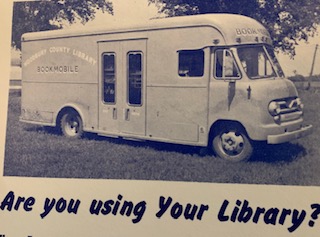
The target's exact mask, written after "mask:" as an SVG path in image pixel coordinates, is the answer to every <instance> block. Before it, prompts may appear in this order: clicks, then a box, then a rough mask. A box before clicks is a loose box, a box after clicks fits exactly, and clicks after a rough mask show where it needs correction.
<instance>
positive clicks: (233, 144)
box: [211, 124, 253, 162]
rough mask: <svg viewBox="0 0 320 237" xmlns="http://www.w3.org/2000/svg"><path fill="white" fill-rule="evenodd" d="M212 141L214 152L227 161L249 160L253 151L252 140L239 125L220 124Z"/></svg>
mask: <svg viewBox="0 0 320 237" xmlns="http://www.w3.org/2000/svg"><path fill="white" fill-rule="evenodd" d="M211 141H212V142H211V145H212V149H213V151H214V153H215V154H216V155H217V156H218V157H220V158H222V159H224V160H227V161H231V162H240V161H247V160H248V159H250V157H251V156H252V153H253V146H252V141H251V140H250V138H249V137H248V135H247V133H246V131H245V130H244V129H243V128H242V127H241V126H239V125H233V124H230V125H228V124H224V125H223V126H219V127H218V131H216V132H214V134H213V137H212V140H211Z"/></svg>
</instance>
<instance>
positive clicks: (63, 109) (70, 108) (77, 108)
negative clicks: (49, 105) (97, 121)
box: [55, 104, 86, 127]
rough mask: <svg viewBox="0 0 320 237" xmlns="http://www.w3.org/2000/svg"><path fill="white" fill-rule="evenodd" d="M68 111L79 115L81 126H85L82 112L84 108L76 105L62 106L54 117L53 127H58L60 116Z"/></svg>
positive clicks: (84, 117)
mask: <svg viewBox="0 0 320 237" xmlns="http://www.w3.org/2000/svg"><path fill="white" fill-rule="evenodd" d="M68 111H74V112H76V113H77V114H79V116H80V118H81V120H82V123H83V126H84V127H85V124H86V115H85V113H84V112H83V111H85V110H84V108H83V106H81V105H78V104H65V105H64V106H62V107H61V108H60V109H59V110H58V112H57V115H56V116H55V118H56V120H55V125H56V126H58V125H59V122H60V121H61V118H62V116H63V115H64V114H65V113H66V112H68Z"/></svg>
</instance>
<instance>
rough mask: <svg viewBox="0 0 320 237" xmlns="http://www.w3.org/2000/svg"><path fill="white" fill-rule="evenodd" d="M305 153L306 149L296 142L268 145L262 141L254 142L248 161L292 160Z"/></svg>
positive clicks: (272, 161)
mask: <svg viewBox="0 0 320 237" xmlns="http://www.w3.org/2000/svg"><path fill="white" fill-rule="evenodd" d="M304 155H306V149H305V148H304V147H303V146H302V145H300V144H296V143H283V144H278V145H268V144H266V143H264V142H260V143H257V144H255V151H254V154H253V156H252V158H251V159H250V162H266V163H276V162H293V161H294V160H296V159H298V158H299V157H301V156H304Z"/></svg>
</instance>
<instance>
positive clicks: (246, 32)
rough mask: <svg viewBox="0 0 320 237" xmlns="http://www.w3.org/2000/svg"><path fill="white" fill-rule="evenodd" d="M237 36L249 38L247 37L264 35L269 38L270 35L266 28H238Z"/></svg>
mask: <svg viewBox="0 0 320 237" xmlns="http://www.w3.org/2000/svg"><path fill="white" fill-rule="evenodd" d="M236 34H237V36H247V35H259V34H261V35H264V36H269V33H268V31H267V30H266V29H264V28H259V29H255V28H236Z"/></svg>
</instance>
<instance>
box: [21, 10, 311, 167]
mask: <svg viewBox="0 0 320 237" xmlns="http://www.w3.org/2000/svg"><path fill="white" fill-rule="evenodd" d="M22 41H23V42H22V67H23V71H22V78H23V80H22V108H21V110H22V111H21V118H20V119H21V121H23V122H28V123H35V124H41V125H45V126H57V127H59V128H60V129H61V130H62V132H63V134H64V135H66V136H68V137H80V136H81V135H82V134H83V132H84V131H86V132H93V133H97V134H99V135H103V136H112V137H123V138H129V139H141V140H154V141H162V142H169V143H179V144H187V145H195V146H200V147H206V146H209V147H210V148H213V150H214V151H215V153H216V155H218V156H219V157H221V158H224V159H227V160H231V161H240V160H246V159H248V158H249V157H250V156H251V154H252V150H253V145H252V144H253V141H267V143H269V144H278V143H283V142H287V141H291V140H293V139H296V138H300V137H302V136H305V135H308V134H309V133H310V132H311V129H312V126H311V125H307V126H303V125H302V122H303V118H302V117H303V104H302V102H301V100H300V98H299V97H298V94H297V90H296V88H295V86H294V85H293V83H292V82H290V81H289V80H287V79H285V78H284V75H283V72H282V70H281V68H280V65H279V63H278V61H277V59H276V57H275V54H274V51H273V48H272V44H271V39H270V35H269V33H268V32H267V30H266V29H265V28H264V27H263V26H262V25H261V24H260V23H258V22H256V21H255V20H253V19H251V18H248V17H244V16H239V15H229V14H208V15H197V16H186V17H174V18H167V19H158V20H151V21H150V22H149V23H148V24H147V25H136V26H132V27H127V28H126V27H123V26H122V27H120V28H115V29H111V28H107V27H105V28H103V27H101V28H94V29H87V30H85V31H84V30H82V31H78V30H69V31H67V30H56V31H47V32H37V33H27V34H24V35H23V37H22Z"/></svg>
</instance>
